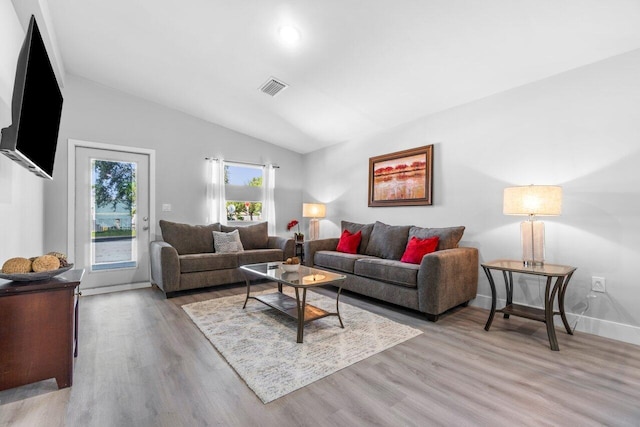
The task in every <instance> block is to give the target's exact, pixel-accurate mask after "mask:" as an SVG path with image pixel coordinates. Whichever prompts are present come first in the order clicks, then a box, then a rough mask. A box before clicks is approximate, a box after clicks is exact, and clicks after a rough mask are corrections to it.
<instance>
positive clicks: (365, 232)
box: [341, 221, 373, 254]
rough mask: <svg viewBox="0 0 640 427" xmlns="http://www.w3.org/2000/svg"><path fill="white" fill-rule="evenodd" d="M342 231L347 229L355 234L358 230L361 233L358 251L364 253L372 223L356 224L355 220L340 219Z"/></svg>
mask: <svg viewBox="0 0 640 427" xmlns="http://www.w3.org/2000/svg"><path fill="white" fill-rule="evenodd" d="M341 225H342V231H344V230H348V231H349V233H351V234H356V233H357V232H358V231H361V232H362V233H361V234H362V239H361V240H360V245H359V246H358V253H359V254H364V253H365V250H366V249H367V245H368V244H369V237H371V230H373V224H358V223H357V222H350V221H342V223H341Z"/></svg>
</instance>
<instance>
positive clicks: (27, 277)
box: [0, 264, 73, 282]
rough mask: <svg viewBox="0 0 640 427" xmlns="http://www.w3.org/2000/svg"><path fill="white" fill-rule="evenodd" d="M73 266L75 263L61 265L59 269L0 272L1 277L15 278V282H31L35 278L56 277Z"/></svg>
mask: <svg viewBox="0 0 640 427" xmlns="http://www.w3.org/2000/svg"><path fill="white" fill-rule="evenodd" d="M72 268H73V264H69V265H67V266H66V267H60V268H58V269H57V270H48V271H38V272H32V273H14V274H4V273H0V279H5V280H13V281H15V282H31V281H34V280H46V279H51V278H52V277H55V276H57V275H58V274H62V273H64V272H65V271H68V270H71V269H72Z"/></svg>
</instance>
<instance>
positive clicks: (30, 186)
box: [0, 0, 43, 266]
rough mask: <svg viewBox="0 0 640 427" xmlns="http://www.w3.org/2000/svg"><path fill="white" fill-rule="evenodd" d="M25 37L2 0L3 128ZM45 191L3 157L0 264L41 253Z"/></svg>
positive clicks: (0, 160)
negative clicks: (43, 194) (11, 259)
mask: <svg viewBox="0 0 640 427" xmlns="http://www.w3.org/2000/svg"><path fill="white" fill-rule="evenodd" d="M24 34H25V32H24V29H23V28H22V26H21V25H20V22H19V20H18V17H17V16H16V13H15V11H14V9H13V5H12V4H11V1H10V0H0V128H4V127H7V126H9V125H11V110H10V106H11V98H12V95H13V83H14V79H15V72H16V63H17V60H18V53H19V52H20V47H21V46H22V42H23V40H24ZM42 191H43V179H42V178H38V177H37V176H35V175H34V174H32V173H30V172H29V171H27V170H26V169H25V168H23V167H21V166H19V165H18V164H16V163H14V162H13V161H12V160H10V159H8V158H7V157H5V156H4V155H0V235H1V236H2V245H0V263H4V261H5V260H7V259H8V258H12V257H16V256H22V257H32V256H36V255H40V254H42V247H43V201H42ZM0 266H1V264H0Z"/></svg>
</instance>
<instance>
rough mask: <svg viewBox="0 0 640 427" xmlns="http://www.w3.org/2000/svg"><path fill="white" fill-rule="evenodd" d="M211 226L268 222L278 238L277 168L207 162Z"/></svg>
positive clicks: (271, 232)
mask: <svg viewBox="0 0 640 427" xmlns="http://www.w3.org/2000/svg"><path fill="white" fill-rule="evenodd" d="M208 161H209V163H210V169H209V170H210V172H209V185H208V187H207V197H208V199H209V208H208V209H209V213H208V222H209V223H213V222H221V223H223V224H236V225H246V224H251V223H256V222H263V221H267V222H268V224H269V226H268V229H269V234H275V230H276V228H275V220H276V218H275V203H274V189H275V168H276V166H273V165H266V166H265V165H253V164H246V163H234V162H226V161H224V160H221V159H208Z"/></svg>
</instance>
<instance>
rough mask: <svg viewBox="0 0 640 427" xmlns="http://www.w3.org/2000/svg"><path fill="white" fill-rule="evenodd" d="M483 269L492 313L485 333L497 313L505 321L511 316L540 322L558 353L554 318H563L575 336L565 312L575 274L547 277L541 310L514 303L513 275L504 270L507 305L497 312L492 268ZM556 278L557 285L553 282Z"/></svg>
mask: <svg viewBox="0 0 640 427" xmlns="http://www.w3.org/2000/svg"><path fill="white" fill-rule="evenodd" d="M482 268H483V270H484V272H485V274H486V276H487V279H488V280H489V286H490V287H491V311H490V312H489V318H488V319H487V323H486V324H485V326H484V329H485V331H488V330H489V328H491V324H492V323H493V318H494V317H495V314H496V312H498V313H503V314H504V318H505V319H508V318H509V316H510V315H514V316H521V317H526V318H529V319H533V320H538V321H540V322H544V323H545V324H546V329H547V336H548V338H549V346H550V347H551V350H554V351H558V350H559V346H558V339H557V337H556V330H555V327H554V323H553V316H555V315H556V314H558V315H560V317H561V318H562V323H563V324H564V327H565V329H566V331H567V333H568V334H570V335H573V331H572V330H571V327H570V326H569V322H568V321H567V316H566V314H565V311H564V296H565V292H566V290H567V285H568V284H569V280H570V279H571V276H572V274H573V272H571V273H569V274H567V275H561V276H551V275H548V276H547V275H545V277H546V285H545V291H544V310H540V309H538V308H535V307H529V306H523V305H518V304H514V303H513V273H512V272H511V271H505V270H502V275H503V278H504V284H505V290H506V305H505V306H504V307H503V308H501V309H499V310H496V300H497V295H496V294H497V291H496V284H495V281H494V279H493V275H492V274H491V268H490V267H486V266H484V265H483V266H482ZM523 273H526V272H523ZM554 277H555V278H556V280H555V283H554V282H553V278H554ZM556 295H557V297H558V311H555V310H554V308H553V304H554V300H555V299H556Z"/></svg>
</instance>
